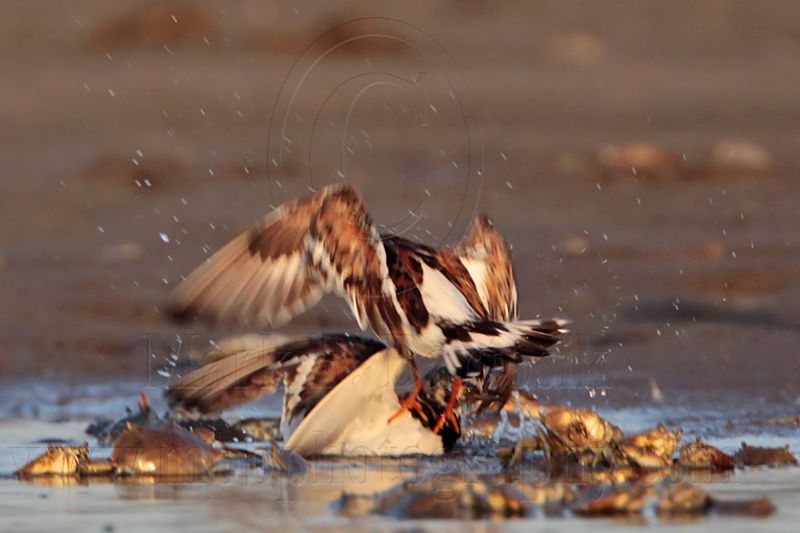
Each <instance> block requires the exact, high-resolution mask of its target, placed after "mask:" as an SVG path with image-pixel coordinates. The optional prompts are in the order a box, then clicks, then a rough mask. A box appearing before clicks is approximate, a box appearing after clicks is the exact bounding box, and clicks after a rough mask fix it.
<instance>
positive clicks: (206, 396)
mask: <svg viewBox="0 0 800 533" xmlns="http://www.w3.org/2000/svg"><path fill="white" fill-rule="evenodd" d="M405 366H406V359H405V358H404V357H403V356H402V355H400V353H399V352H398V351H397V350H395V349H394V348H392V347H390V346H387V345H385V344H384V343H382V342H380V341H377V340H374V339H368V338H364V337H358V336H353V335H348V334H333V333H329V334H321V335H314V336H310V337H306V338H300V339H295V340H290V341H288V342H285V343H283V344H278V345H265V347H263V348H258V349H251V350H243V351H235V352H232V353H228V354H225V355H224V357H222V358H220V359H217V360H215V361H212V362H211V363H208V364H206V365H205V366H203V367H201V368H199V369H198V370H195V371H194V372H192V373H190V374H188V375H186V376H184V377H183V378H182V379H181V380H180V381H179V382H178V383H176V384H174V385H172V386H171V387H170V388H169V389H168V390H167V391H166V392H165V396H166V399H167V402H168V403H169V405H170V406H171V407H172V408H173V409H174V410H176V411H182V412H184V413H195V412H196V413H203V414H206V413H215V412H219V411H222V410H225V409H228V408H231V407H234V406H237V405H240V404H242V403H245V402H248V401H251V400H255V399H256V398H259V397H261V396H264V395H267V394H271V393H273V392H275V391H276V390H277V388H278V386H279V384H281V383H282V384H283V387H284V397H283V408H282V414H281V432H282V434H283V436H284V439H285V447H286V448H287V449H289V450H292V451H294V452H296V453H299V454H300V455H303V456H306V457H307V456H314V455H326V454H334V455H393V456H400V455H409V454H424V455H440V454H442V453H444V452H446V451H448V450H450V449H451V448H452V447H453V446H454V445H455V443H456V441H457V440H458V438H459V437H460V435H461V428H460V426H459V424H458V422H457V421H456V420H455V417H452V418H448V419H447V420H446V422H445V424H444V426H443V427H442V429H441V430H440V431H439V432H437V433H434V432H433V427H434V424H435V423H436V420H437V419H438V417H439V416H440V415H441V413H442V412H444V409H445V408H446V403H447V398H446V396H448V395H449V393H450V387H451V386H452V382H451V381H450V379H449V378H450V374H449V372H447V371H445V372H444V373H442V372H441V369H442V368H443V367H439V368H436V369H434V370H433V371H431V372H429V373H428V374H427V375H426V376H425V381H426V384H427V387H426V388H424V389H423V390H422V391H421V393H420V395H419V398H418V402H417V404H416V405H415V408H413V409H410V410H408V411H405V412H403V414H402V416H401V417H399V418H398V419H397V420H396V421H395V422H393V423H389V422H388V418H389V415H390V414H391V413H393V412H395V411H396V410H397V409H399V406H400V401H401V399H403V397H402V396H398V395H397V393H396V392H395V383H396V381H397V379H398V378H399V376H400V374H401V372H402V371H403V370H404V369H405ZM459 397H460V398H461V399H462V400H463V399H464V397H465V396H464V395H463V394H461V395H460V396H459ZM460 404H461V402H459V405H458V406H457V409H458V408H459V407H460Z"/></svg>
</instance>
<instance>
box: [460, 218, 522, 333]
mask: <svg viewBox="0 0 800 533" xmlns="http://www.w3.org/2000/svg"><path fill="white" fill-rule="evenodd" d="M447 250H448V251H449V253H451V254H453V255H454V256H456V257H458V258H459V259H460V260H461V263H462V264H463V265H464V266H465V267H466V269H467V271H468V272H469V274H470V277H472V280H473V282H474V283H475V286H476V288H477V289H478V294H479V296H480V298H481V301H482V302H483V304H484V307H485V309H486V311H487V314H488V316H485V317H483V318H486V319H489V320H497V321H499V322H505V321H511V320H515V319H516V318H517V284H516V282H515V281H514V269H513V267H512V264H511V247H510V246H509V245H508V243H507V242H506V240H505V239H504V238H503V236H502V235H500V232H499V231H497V229H496V228H495V227H494V225H493V224H492V222H491V220H489V218H488V217H487V216H486V215H483V214H481V215H479V216H478V217H477V218H476V219H475V222H474V223H473V225H472V229H471V230H470V232H469V234H468V235H467V236H466V238H464V240H462V241H461V242H460V243H458V244H457V245H455V246H452V247H450V248H448V249H447Z"/></svg>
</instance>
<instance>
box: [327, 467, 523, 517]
mask: <svg viewBox="0 0 800 533" xmlns="http://www.w3.org/2000/svg"><path fill="white" fill-rule="evenodd" d="M372 500H373V502H374V503H373V504H370V502H369V497H363V496H352V495H345V496H343V497H342V499H341V500H340V513H342V514H346V515H348V516H354V515H359V514H364V513H366V512H372V513H377V514H383V515H388V516H394V517H397V518H402V519H421V518H447V519H462V520H467V519H484V518H492V517H496V518H509V517H516V516H524V515H525V514H527V511H528V502H527V501H526V500H525V498H524V496H522V495H521V494H519V493H518V492H517V490H516V489H515V488H514V487H512V486H510V485H506V484H503V483H494V482H492V481H490V480H486V481H484V480H480V479H470V480H465V479H464V478H463V476H458V475H453V476H436V477H435V478H428V479H424V480H421V481H416V482H410V483H401V484H400V485H398V486H396V487H395V488H392V489H390V490H388V491H386V492H384V493H382V494H379V495H377V496H375V497H374V498H372Z"/></svg>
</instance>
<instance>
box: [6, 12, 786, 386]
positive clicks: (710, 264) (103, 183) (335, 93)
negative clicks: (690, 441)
mask: <svg viewBox="0 0 800 533" xmlns="http://www.w3.org/2000/svg"><path fill="white" fill-rule="evenodd" d="M2 12H3V16H2V19H0V172H1V173H2V179H0V305H1V306H2V312H0V377H3V378H22V377H25V378H47V379H53V380H73V381H74V380H97V379H105V378H125V379H132V380H138V379H141V380H145V379H146V378H147V376H148V375H149V373H150V372H151V371H152V366H153V364H154V363H152V361H155V360H158V361H159V363H158V364H162V363H163V361H162V360H163V359H164V358H165V357H167V355H168V354H169V353H171V351H172V350H174V348H175V345H176V339H177V337H176V335H181V334H183V335H186V334H197V335H198V337H197V343H198V346H199V347H200V348H202V347H205V346H208V344H207V343H208V340H209V339H213V338H219V337H221V336H225V335H229V334H233V333H236V332H237V331H236V330H234V329H231V328H226V327H223V326H218V327H215V328H208V327H206V326H204V325H202V324H199V323H197V324H190V325H188V326H187V325H183V326H179V325H176V324H172V323H170V322H169V321H168V320H166V319H165V318H164V317H163V316H162V314H161V313H160V308H161V307H162V306H163V305H164V303H165V302H166V300H167V297H168V294H169V291H170V290H171V289H172V288H173V287H174V286H175V285H176V283H178V282H179V281H180V279H181V276H182V275H185V274H187V273H188V272H189V271H191V270H192V269H193V268H194V267H195V266H197V265H198V264H199V263H200V262H201V261H202V260H203V259H204V258H206V257H207V256H208V254H209V253H211V252H213V251H214V250H216V249H218V248H219V246H221V245H222V244H224V243H225V242H227V241H228V240H229V239H231V238H232V237H233V236H235V235H236V234H238V233H239V232H240V231H242V230H243V229H245V228H246V227H247V225H248V224H249V223H250V222H251V221H253V220H255V219H256V218H258V217H259V216H261V215H262V214H264V213H266V212H267V211H268V210H269V209H270V208H271V207H272V206H274V205H277V204H279V203H281V202H283V201H286V200H288V199H291V198H294V197H297V196H299V195H301V194H304V193H306V192H307V191H308V190H309V188H319V187H321V186H323V185H325V184H329V183H334V182H337V181H342V180H346V181H349V182H352V183H354V184H356V185H357V186H358V187H359V188H361V190H362V191H363V193H364V195H365V197H366V200H367V202H368V205H369V207H370V209H371V211H372V212H373V214H374V216H375V218H376V219H377V221H378V222H380V223H381V224H383V225H385V226H386V227H388V228H390V229H392V230H394V231H397V232H401V233H403V234H405V235H407V236H410V237H414V238H418V239H420V240H423V241H425V242H428V243H430V244H434V245H438V244H442V243H448V242H454V241H456V240H458V239H459V238H460V237H461V236H462V235H463V233H464V231H465V229H466V228H467V226H468V223H469V221H470V219H471V217H472V216H473V215H474V214H475V212H476V211H485V212H487V213H488V214H489V215H490V216H491V217H492V218H493V219H494V222H495V224H496V225H497V227H499V229H500V230H501V231H502V233H503V234H504V235H506V237H507V238H508V240H509V241H510V242H511V243H512V244H513V252H514V259H515V266H516V272H517V279H518V286H519V294H520V307H521V315H522V316H524V317H531V316H536V315H539V314H541V315H554V314H555V315H559V316H566V317H569V318H571V319H572V320H573V321H574V326H573V331H574V332H575V334H574V335H573V338H572V340H571V341H570V342H569V343H568V344H567V345H566V346H565V347H564V350H563V353H562V354H561V355H559V356H557V357H552V358H550V359H549V360H548V361H545V362H542V364H539V365H537V366H536V371H535V373H533V374H532V375H529V376H528V379H529V380H531V381H530V383H532V384H533V383H537V382H538V384H539V385H540V387H542V388H547V387H548V386H550V387H553V388H557V387H559V386H562V385H563V386H564V387H569V386H575V387H577V388H579V389H582V390H585V391H588V393H589V394H590V395H592V394H595V393H596V392H597V391H598V390H599V391H600V393H601V394H603V393H605V392H608V391H611V390H613V389H614V388H615V387H616V390H625V391H627V392H629V393H632V394H634V395H636V394H646V395H648V397H649V396H658V395H659V394H673V393H675V394H677V393H679V392H684V391H691V390H697V391H708V390H713V391H715V392H716V391H722V390H726V389H729V390H736V391H745V392H746V393H750V392H753V393H754V396H753V398H762V399H764V398H768V397H771V398H774V397H778V398H786V399H791V400H794V399H795V398H797V397H798V394H800V385H799V384H798V383H797V375H798V370H799V369H800V363H798V348H797V346H798V341H799V340H800V333H799V330H798V325H800V231H799V230H800V215H799V214H798V212H799V211H800V210H798V206H800V187H799V186H798V181H797V180H798V177H797V172H798V168H800V150H798V142H800V129H798V124H800V98H798V94H799V93H798V89H799V88H800V17H798V16H797V5H796V4H795V3H793V2H789V1H784V2H782V1H774V2H758V3H756V2H749V1H744V0H743V1H723V0H702V1H695V2H673V3H665V2H659V1H610V2H591V3H589V2H561V1H533V2H524V3H511V2H488V1H480V0H472V1H466V2H456V1H444V0H443V1H432V2H419V3H397V5H395V6H384V7H381V8H377V7H376V6H374V5H373V4H372V3H370V2H365V1H364V2H361V1H350V0H346V1H344V2H337V3H336V4H335V7H334V5H333V4H332V3H329V2H322V1H318V2H304V3H296V2H275V3H270V4H267V3H265V2H261V1H256V0H252V1H250V0H236V1H228V2H211V1H188V0H186V1H179V0H125V1H122V0H118V1H116V2H103V3H98V2H91V1H83V0H71V1H58V2H49V3H48V4H47V6H46V7H45V6H44V5H43V4H41V3H34V2H26V1H23V0H6V1H5V2H3V9H2ZM343 310H344V305H343V304H342V303H341V302H339V301H338V300H336V299H331V300H325V303H324V305H321V306H318V307H317V308H315V309H314V310H312V311H311V312H309V313H306V314H305V315H302V316H301V317H300V318H298V319H297V320H295V321H294V322H292V323H291V324H290V326H288V327H287V328H284V330H282V332H285V333H288V334H295V333H297V334H306V333H310V332H319V331H341V330H351V331H352V330H353V326H354V325H353V322H352V320H351V319H350V318H349V317H348V316H347V315H346V314H345V313H344V312H343ZM631 391H632V392H631ZM581 394H584V395H585V394H586V392H581Z"/></svg>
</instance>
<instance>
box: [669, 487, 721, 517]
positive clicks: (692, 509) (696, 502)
mask: <svg viewBox="0 0 800 533" xmlns="http://www.w3.org/2000/svg"><path fill="white" fill-rule="evenodd" d="M710 507H711V497H710V496H709V495H708V494H707V493H706V492H705V491H703V490H701V489H699V488H697V487H695V486H694V485H690V484H689V483H679V484H677V485H673V486H671V487H669V488H668V489H667V490H666V491H665V492H664V493H663V494H662V495H661V496H660V497H659V499H658V503H657V504H656V510H657V511H658V513H659V514H700V513H705V512H707V511H708V509H709V508H710Z"/></svg>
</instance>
